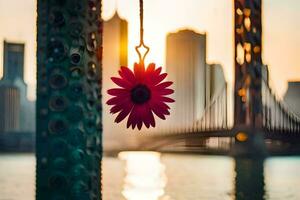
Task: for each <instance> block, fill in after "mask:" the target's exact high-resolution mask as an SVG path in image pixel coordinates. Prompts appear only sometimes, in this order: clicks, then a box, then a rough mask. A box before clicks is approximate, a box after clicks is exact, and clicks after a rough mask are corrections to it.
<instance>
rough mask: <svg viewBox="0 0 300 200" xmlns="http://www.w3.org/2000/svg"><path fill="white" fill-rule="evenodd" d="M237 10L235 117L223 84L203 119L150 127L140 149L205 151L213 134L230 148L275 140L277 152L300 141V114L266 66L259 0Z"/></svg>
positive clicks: (239, 150)
mask: <svg viewBox="0 0 300 200" xmlns="http://www.w3.org/2000/svg"><path fill="white" fill-rule="evenodd" d="M234 13H235V26H234V33H235V88H234V123H233V124H232V123H230V120H229V117H228V116H229V113H228V112H229V109H228V107H229V106H228V100H227V97H228V93H227V85H226V84H224V86H223V88H222V89H221V90H220V91H219V93H218V95H215V97H214V98H213V99H212V100H211V101H210V102H209V103H208V104H207V106H206V107H205V110H204V112H203V114H202V117H201V118H200V120H195V119H194V121H191V122H189V124H188V125H186V126H184V127H181V128H176V125H175V124H174V125H172V126H168V127H167V128H161V129H160V128H158V129H156V130H155V131H151V134H149V135H150V136H147V137H146V138H145V141H143V142H142V144H141V146H140V148H141V149H144V150H145V149H146V150H149V149H150V150H167V151H176V150H178V151H182V150H183V149H184V151H188V150H192V151H193V150H195V149H196V151H202V150H203V148H201V147H207V146H208V144H207V143H210V142H209V141H210V138H214V139H216V141H215V142H213V143H217V146H218V147H217V148H216V149H217V150H220V151H221V152H223V153H226V154H227V153H230V152H233V153H234V154H257V151H261V152H262V153H263V154H265V153H266V152H267V150H268V151H269V152H270V153H271V152H272V151H274V146H276V144H277V145H279V146H278V147H276V148H275V150H276V151H277V153H278V152H280V150H283V151H284V149H285V148H284V147H287V146H288V147H293V146H296V145H293V144H295V143H296V144H297V143H299V141H300V117H299V116H297V115H296V114H295V113H293V111H292V109H291V108H289V107H288V105H287V104H286V103H285V102H284V101H282V100H280V99H279V98H278V97H277V95H276V93H275V92H274V91H273V89H272V88H271V87H270V85H269V82H268V81H269V80H266V77H265V76H264V75H263V72H262V66H263V63H262V58H261V52H262V24H261V0H254V1H247V0H246V1H245V0H236V1H235V3H234ZM180 117H181V118H180ZM180 117H179V121H180V120H181V121H186V119H185V115H184V114H182V116H180ZM141 140H143V138H142V139H141ZM220 144H221V145H220ZM267 147H270V148H267ZM201 149H202V150H201ZM209 152H211V151H210V150H209Z"/></svg>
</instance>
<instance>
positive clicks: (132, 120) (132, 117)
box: [127, 106, 137, 129]
mask: <svg viewBox="0 0 300 200" xmlns="http://www.w3.org/2000/svg"><path fill="white" fill-rule="evenodd" d="M136 107H137V106H133V108H132V110H131V113H130V115H129V117H128V121H127V128H129V127H130V126H132V129H134V128H135V126H136V124H137V120H136V114H137V113H136Z"/></svg>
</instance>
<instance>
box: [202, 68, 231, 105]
mask: <svg viewBox="0 0 300 200" xmlns="http://www.w3.org/2000/svg"><path fill="white" fill-rule="evenodd" d="M225 87H226V80H225V76H224V72H223V68H222V66H221V65H220V64H207V68H206V102H210V101H211V100H212V99H214V98H215V97H217V95H219V94H220V92H222V90H224V89H225Z"/></svg>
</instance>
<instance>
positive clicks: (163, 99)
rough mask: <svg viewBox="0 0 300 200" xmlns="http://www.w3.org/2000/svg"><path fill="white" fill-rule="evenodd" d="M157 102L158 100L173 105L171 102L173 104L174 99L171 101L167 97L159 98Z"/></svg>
mask: <svg viewBox="0 0 300 200" xmlns="http://www.w3.org/2000/svg"><path fill="white" fill-rule="evenodd" d="M159 100H160V101H164V102H168V103H173V102H175V100H174V99H171V98H169V97H160V98H159Z"/></svg>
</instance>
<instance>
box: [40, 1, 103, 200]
mask: <svg viewBox="0 0 300 200" xmlns="http://www.w3.org/2000/svg"><path fill="white" fill-rule="evenodd" d="M37 13H38V19H37V105H36V108H37V116H36V118H37V120H36V121H37V125H36V127H37V136H36V137H37V138H36V150H37V151H36V157H37V169H36V199H37V200H54V199H61V200H68V199H80V200H87V199H101V158H102V119H101V118H102V116H101V113H102V105H101V82H102V78H101V73H102V71H101V64H102V63H101V60H102V21H101V1H100V0H86V1H81V0H49V1H46V0H38V1H37Z"/></svg>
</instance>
